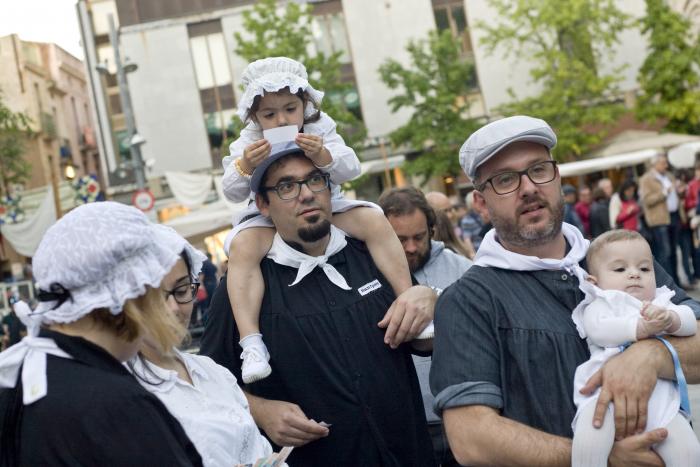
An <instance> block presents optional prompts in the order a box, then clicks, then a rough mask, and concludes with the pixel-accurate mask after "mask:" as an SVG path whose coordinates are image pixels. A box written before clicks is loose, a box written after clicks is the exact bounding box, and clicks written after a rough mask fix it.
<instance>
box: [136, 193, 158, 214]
mask: <svg viewBox="0 0 700 467" xmlns="http://www.w3.org/2000/svg"><path fill="white" fill-rule="evenodd" d="M131 204H133V205H134V206H135V207H136V208H138V209H140V210H142V211H143V212H148V211H150V210H151V209H153V206H154V205H155V204H156V198H155V196H153V193H151V191H150V190H149V189H147V188H145V189H142V190H136V191H135V192H134V196H132V197H131Z"/></svg>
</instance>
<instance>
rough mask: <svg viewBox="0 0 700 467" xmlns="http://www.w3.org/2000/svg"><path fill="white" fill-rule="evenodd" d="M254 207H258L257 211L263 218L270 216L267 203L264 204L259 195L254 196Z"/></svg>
mask: <svg viewBox="0 0 700 467" xmlns="http://www.w3.org/2000/svg"><path fill="white" fill-rule="evenodd" d="M255 205H256V206H257V207H258V211H260V214H262V215H263V216H265V217H269V216H270V210H269V209H268V203H266V202H265V200H264V199H263V197H262V195H260V193H256V194H255Z"/></svg>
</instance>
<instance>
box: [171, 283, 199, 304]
mask: <svg viewBox="0 0 700 467" xmlns="http://www.w3.org/2000/svg"><path fill="white" fill-rule="evenodd" d="M197 290H199V282H192V283H190V284H182V285H179V286H177V287H175V288H174V289H172V290H163V293H164V294H165V301H166V302H167V301H168V298H170V296H171V295H172V297H173V298H174V299H175V302H176V303H178V304H180V305H186V304H188V303H190V302H192V300H194V299H195V297H197Z"/></svg>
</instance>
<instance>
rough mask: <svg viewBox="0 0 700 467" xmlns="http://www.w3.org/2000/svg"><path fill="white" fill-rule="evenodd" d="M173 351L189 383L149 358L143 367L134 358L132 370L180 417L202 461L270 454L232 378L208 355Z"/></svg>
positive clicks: (227, 462) (230, 462) (240, 460)
mask: <svg viewBox="0 0 700 467" xmlns="http://www.w3.org/2000/svg"><path fill="white" fill-rule="evenodd" d="M176 352H177V358H178V359H179V360H180V361H181V362H182V363H183V364H184V365H185V367H186V368H187V372H188V373H189V375H190V378H191V379H192V383H193V384H190V383H188V382H187V381H184V380H182V379H180V378H179V377H178V375H177V372H175V371H172V370H166V369H164V368H161V367H159V366H156V365H154V364H153V363H151V362H145V366H144V364H143V362H144V361H143V360H141V359H138V358H135V359H134V360H133V363H134V372H135V373H136V374H137V375H139V376H141V377H143V378H145V379H146V381H143V379H142V378H137V379H138V380H139V382H140V383H141V385H142V386H143V387H145V388H146V389H147V390H148V391H150V392H152V393H153V394H155V395H156V396H157V397H158V398H159V399H160V400H161V402H163V404H165V406H166V407H167V409H168V410H169V411H170V413H171V414H172V415H173V416H174V417H175V418H176V419H177V420H178V421H179V422H180V424H181V425H182V427H183V428H184V429H185V432H186V433H187V436H188V437H189V438H190V440H191V441H192V442H193V443H194V445H195V447H196V448H197V450H198V451H199V454H200V455H201V456H202V461H203V462H204V465H205V466H207V467H213V466H234V465H236V464H248V463H255V461H256V460H257V459H259V458H261V457H264V456H267V455H269V454H270V453H271V452H272V447H271V446H270V443H269V442H268V441H267V439H265V438H264V437H263V436H262V435H261V434H260V431H259V430H258V427H257V426H256V425H255V421H253V417H252V415H251V414H250V409H249V407H248V400H247V399H246V397H245V395H244V394H243V391H242V390H241V388H240V387H239V386H238V383H237V381H236V377H235V376H233V375H232V374H231V372H230V371H228V370H227V369H226V368H224V367H222V366H221V365H217V364H216V363H214V361H213V360H212V359H210V358H209V357H204V356H202V355H192V354H188V353H184V352H179V351H176ZM146 366H147V367H148V368H146ZM149 371H150V372H149ZM159 380H162V382H161V383H160V384H158V381H159ZM151 382H152V383H153V384H151Z"/></svg>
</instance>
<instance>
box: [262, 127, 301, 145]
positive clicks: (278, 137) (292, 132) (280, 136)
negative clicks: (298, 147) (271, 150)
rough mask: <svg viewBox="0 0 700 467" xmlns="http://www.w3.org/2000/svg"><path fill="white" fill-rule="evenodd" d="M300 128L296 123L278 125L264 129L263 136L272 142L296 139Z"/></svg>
mask: <svg viewBox="0 0 700 467" xmlns="http://www.w3.org/2000/svg"><path fill="white" fill-rule="evenodd" d="M298 133H299V129H298V128H297V126H296V125H287V126H278V127H277V128H270V129H269V130H264V131H263V138H265V139H266V140H267V141H268V143H270V144H277V143H283V142H286V141H294V138H296V136H297V134H298Z"/></svg>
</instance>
